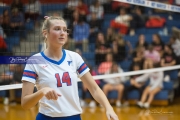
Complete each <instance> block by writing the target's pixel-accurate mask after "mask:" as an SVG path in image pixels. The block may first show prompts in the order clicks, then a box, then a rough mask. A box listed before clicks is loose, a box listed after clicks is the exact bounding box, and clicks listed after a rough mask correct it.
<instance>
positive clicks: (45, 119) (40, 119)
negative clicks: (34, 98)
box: [36, 113, 81, 120]
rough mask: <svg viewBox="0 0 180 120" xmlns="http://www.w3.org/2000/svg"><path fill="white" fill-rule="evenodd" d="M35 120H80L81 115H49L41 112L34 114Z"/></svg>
mask: <svg viewBox="0 0 180 120" xmlns="http://www.w3.org/2000/svg"><path fill="white" fill-rule="evenodd" d="M36 120H81V116H80V115H73V116H68V117H49V116H46V115H43V114H42V113H38V115H37V116H36Z"/></svg>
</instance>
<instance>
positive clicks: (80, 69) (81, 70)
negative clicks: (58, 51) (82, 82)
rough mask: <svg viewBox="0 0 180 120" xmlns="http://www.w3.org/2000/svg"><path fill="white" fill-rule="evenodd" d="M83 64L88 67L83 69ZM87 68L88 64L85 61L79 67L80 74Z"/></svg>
mask: <svg viewBox="0 0 180 120" xmlns="http://www.w3.org/2000/svg"><path fill="white" fill-rule="evenodd" d="M83 66H86V67H85V68H83V69H82V67H83ZM87 68H88V67H87V65H86V64H85V63H83V64H82V65H81V66H80V67H79V69H78V72H79V74H81V73H82V72H83V71H84V70H86V69H87Z"/></svg>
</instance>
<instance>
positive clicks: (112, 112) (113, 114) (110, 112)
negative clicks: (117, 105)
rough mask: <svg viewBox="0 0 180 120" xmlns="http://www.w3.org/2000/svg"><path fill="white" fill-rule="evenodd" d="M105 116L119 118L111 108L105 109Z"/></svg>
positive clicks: (109, 119)
mask: <svg viewBox="0 0 180 120" xmlns="http://www.w3.org/2000/svg"><path fill="white" fill-rule="evenodd" d="M106 116H107V118H108V120H119V118H118V116H117V115H116V113H115V112H114V110H113V109H112V110H107V111H106Z"/></svg>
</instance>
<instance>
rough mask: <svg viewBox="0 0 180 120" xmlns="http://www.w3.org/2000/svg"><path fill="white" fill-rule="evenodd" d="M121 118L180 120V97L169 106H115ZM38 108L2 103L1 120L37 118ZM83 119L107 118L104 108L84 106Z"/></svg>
mask: <svg viewBox="0 0 180 120" xmlns="http://www.w3.org/2000/svg"><path fill="white" fill-rule="evenodd" d="M114 110H115V112H116V113H117V114H118V117H119V119H120V120H180V99H176V100H175V102H174V103H173V104H172V105H169V106H165V107H162V106H153V107H151V108H150V109H149V110H146V109H140V108H138V107H136V106H128V107H122V108H117V107H114ZM37 112H38V108H37V107H34V108H32V109H31V110H23V109H22V108H21V106H20V104H17V105H8V106H5V105H3V104H2V103H1V104H0V120H35V117H36V114H37ZM81 117H82V120H107V119H106V115H105V110H104V109H103V108H100V107H97V108H94V109H92V108H83V114H82V115H81Z"/></svg>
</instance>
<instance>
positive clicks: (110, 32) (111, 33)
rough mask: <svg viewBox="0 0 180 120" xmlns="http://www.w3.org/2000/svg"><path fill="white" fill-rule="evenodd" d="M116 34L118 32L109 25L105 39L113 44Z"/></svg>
mask: <svg viewBox="0 0 180 120" xmlns="http://www.w3.org/2000/svg"><path fill="white" fill-rule="evenodd" d="M116 36H117V34H116V32H115V31H114V29H113V28H111V27H109V28H108V29H107V32H106V34H105V40H106V42H107V44H112V43H113V41H114V39H115V37H116Z"/></svg>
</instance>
